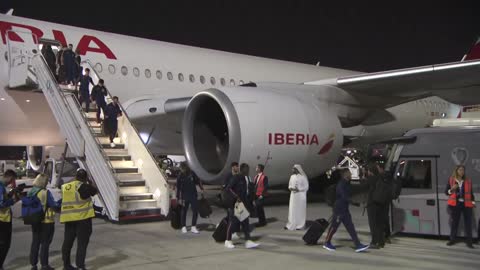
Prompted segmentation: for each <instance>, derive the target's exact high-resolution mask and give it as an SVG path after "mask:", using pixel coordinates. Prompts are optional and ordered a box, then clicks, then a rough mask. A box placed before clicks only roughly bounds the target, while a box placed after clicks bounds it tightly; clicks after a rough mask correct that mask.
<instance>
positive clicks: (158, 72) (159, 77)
mask: <svg viewBox="0 0 480 270" xmlns="http://www.w3.org/2000/svg"><path fill="white" fill-rule="evenodd" d="M156 75H157V79H159V80H161V79H162V72H161V71H160V70H157V73H156Z"/></svg>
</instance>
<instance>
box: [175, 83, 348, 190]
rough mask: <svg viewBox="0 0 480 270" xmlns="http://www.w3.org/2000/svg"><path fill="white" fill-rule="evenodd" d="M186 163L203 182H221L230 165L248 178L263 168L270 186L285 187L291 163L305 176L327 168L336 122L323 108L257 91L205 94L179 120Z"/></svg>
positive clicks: (334, 152)
mask: <svg viewBox="0 0 480 270" xmlns="http://www.w3.org/2000/svg"><path fill="white" fill-rule="evenodd" d="M182 130H183V134H182V136H183V143H184V151H185V156H186V159H187V162H188V164H189V166H190V168H191V169H192V170H193V171H194V172H195V173H196V174H197V175H198V177H199V178H200V179H202V180H204V181H206V182H221V181H222V179H224V178H225V177H226V176H227V175H228V173H229V172H230V169H231V163H232V162H239V163H247V164H248V165H249V166H250V168H251V171H250V175H253V174H254V173H255V172H254V171H253V170H254V168H255V166H256V165H257V164H265V165H266V169H265V170H266V173H267V174H268V175H269V179H270V184H271V185H275V184H285V183H287V182H288V179H289V176H290V174H291V168H292V166H293V165H294V164H300V165H302V166H303V168H304V170H305V172H306V173H307V175H308V176H309V177H313V176H317V175H320V174H321V173H323V172H324V171H326V170H327V169H329V168H331V167H332V166H333V165H334V164H335V162H336V161H337V158H338V156H339V154H340V149H341V147H342V143H343V135H342V131H341V125H340V121H339V119H338V117H337V115H336V114H335V112H334V111H333V110H331V109H329V105H328V104H327V103H322V102H320V101H318V100H316V99H315V98H312V97H308V96H305V97H304V96H302V95H298V93H295V92H293V91H290V92H288V91H287V92H285V91H277V90H275V89H265V88H258V87H245V86H239V87H233V88H221V89H216V88H215V89H208V90H206V91H203V92H199V93H198V94H196V95H195V96H194V97H193V98H192V99H191V100H190V102H189V103H188V105H187V108H186V110H185V113H184V119H183V128H182Z"/></svg>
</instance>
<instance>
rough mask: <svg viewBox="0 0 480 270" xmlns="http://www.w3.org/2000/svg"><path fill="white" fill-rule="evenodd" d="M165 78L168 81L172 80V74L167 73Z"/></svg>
mask: <svg viewBox="0 0 480 270" xmlns="http://www.w3.org/2000/svg"><path fill="white" fill-rule="evenodd" d="M167 78H168V79H169V80H173V74H172V72H170V71H169V72H168V73H167Z"/></svg>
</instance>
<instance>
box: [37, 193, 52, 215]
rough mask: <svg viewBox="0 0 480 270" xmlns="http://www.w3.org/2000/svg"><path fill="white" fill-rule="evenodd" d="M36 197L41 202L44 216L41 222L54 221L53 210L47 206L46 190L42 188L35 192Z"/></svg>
mask: <svg viewBox="0 0 480 270" xmlns="http://www.w3.org/2000/svg"><path fill="white" fill-rule="evenodd" d="M37 197H38V199H39V200H40V201H41V202H42V205H43V211H45V218H44V219H43V221H42V223H55V212H54V211H53V209H51V208H47V199H48V198H47V190H45V189H42V190H40V191H39V192H38V193H37Z"/></svg>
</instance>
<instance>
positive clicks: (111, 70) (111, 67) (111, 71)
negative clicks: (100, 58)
mask: <svg viewBox="0 0 480 270" xmlns="http://www.w3.org/2000/svg"><path fill="white" fill-rule="evenodd" d="M108 72H110V74H115V66H114V65H111V64H110V65H108Z"/></svg>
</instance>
